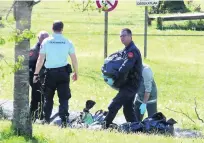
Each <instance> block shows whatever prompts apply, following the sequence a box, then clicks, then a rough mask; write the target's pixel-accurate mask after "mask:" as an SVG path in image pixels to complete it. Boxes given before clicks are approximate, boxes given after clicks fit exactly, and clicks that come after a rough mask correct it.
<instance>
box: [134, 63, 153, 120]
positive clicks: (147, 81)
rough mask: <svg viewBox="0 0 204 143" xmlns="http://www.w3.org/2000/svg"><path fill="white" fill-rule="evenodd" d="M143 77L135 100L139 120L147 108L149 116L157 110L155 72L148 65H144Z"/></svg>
mask: <svg viewBox="0 0 204 143" xmlns="http://www.w3.org/2000/svg"><path fill="white" fill-rule="evenodd" d="M142 77H143V78H142V82H141V84H140V87H139V90H138V93H137V94H136V97H135V101H134V105H135V112H136V116H137V119H138V121H142V119H143V116H144V114H145V111H146V110H147V113H148V117H150V116H152V115H153V114H154V113H156V112H157V86H156V83H155V81H154V78H153V72H152V70H151V68H150V67H149V66H148V65H143V70H142Z"/></svg>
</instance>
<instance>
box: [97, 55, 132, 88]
mask: <svg viewBox="0 0 204 143" xmlns="http://www.w3.org/2000/svg"><path fill="white" fill-rule="evenodd" d="M124 61H125V60H124V59H123V57H122V54H121V52H116V53H113V54H111V55H110V56H108V57H107V58H106V59H105V61H104V65H103V66H102V68H101V72H102V73H103V75H104V76H105V77H108V78H113V80H115V81H114V84H113V86H112V87H113V88H115V89H117V88H120V87H121V86H122V85H124V84H125V83H126V82H127V76H128V72H127V73H126V74H124V75H122V76H119V78H118V79H116V73H117V72H118V70H119V68H120V67H121V65H122V64H123V63H124ZM104 81H105V82H107V80H106V79H105V78H104Z"/></svg>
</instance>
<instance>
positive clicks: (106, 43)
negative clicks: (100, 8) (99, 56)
mask: <svg viewBox="0 0 204 143" xmlns="http://www.w3.org/2000/svg"><path fill="white" fill-rule="evenodd" d="M104 13H105V19H104V20H105V30H104V58H106V57H107V54H108V50H107V49H108V12H107V11H105V12H104Z"/></svg>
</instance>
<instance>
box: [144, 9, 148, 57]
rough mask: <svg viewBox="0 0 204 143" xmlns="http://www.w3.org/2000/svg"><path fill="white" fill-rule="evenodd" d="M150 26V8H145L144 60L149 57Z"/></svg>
mask: <svg viewBox="0 0 204 143" xmlns="http://www.w3.org/2000/svg"><path fill="white" fill-rule="evenodd" d="M147 24H148V7H147V6H145V26H144V58H146V57H147V26H148V25H147Z"/></svg>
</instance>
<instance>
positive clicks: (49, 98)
mask: <svg viewBox="0 0 204 143" xmlns="http://www.w3.org/2000/svg"><path fill="white" fill-rule="evenodd" d="M63 27H64V24H63V23H62V22H61V21H55V22H54V23H53V27H52V29H53V32H54V33H53V35H52V36H50V37H49V38H47V39H45V40H44V41H43V43H42V46H41V49H40V55H39V58H38V61H37V65H36V70H35V74H34V78H33V80H34V82H36V81H37V80H36V79H37V77H38V75H39V71H40V69H41V67H42V65H43V62H44V60H45V58H46V61H45V68H46V73H45V74H46V75H45V76H46V77H45V104H44V119H45V122H46V123H49V122H50V116H51V113H52V108H53V97H54V94H55V90H56V89H57V92H58V97H59V104H60V105H59V116H60V118H61V121H62V127H66V126H67V119H68V116H69V113H68V100H69V99H70V98H71V92H70V87H69V83H70V73H71V72H72V71H71V66H70V64H68V61H67V59H68V55H69V56H70V57H71V61H72V66H73V68H74V74H73V76H72V79H73V81H76V80H77V78H78V63H77V58H76V55H75V49H74V46H73V44H72V42H71V41H69V40H67V39H66V38H65V37H64V36H63V35H62V31H63Z"/></svg>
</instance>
